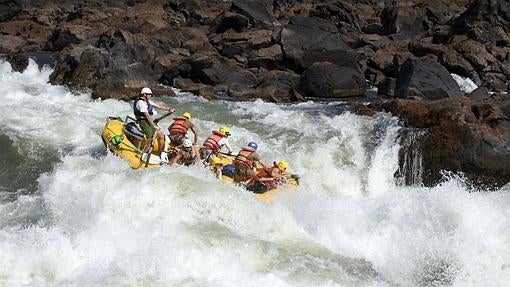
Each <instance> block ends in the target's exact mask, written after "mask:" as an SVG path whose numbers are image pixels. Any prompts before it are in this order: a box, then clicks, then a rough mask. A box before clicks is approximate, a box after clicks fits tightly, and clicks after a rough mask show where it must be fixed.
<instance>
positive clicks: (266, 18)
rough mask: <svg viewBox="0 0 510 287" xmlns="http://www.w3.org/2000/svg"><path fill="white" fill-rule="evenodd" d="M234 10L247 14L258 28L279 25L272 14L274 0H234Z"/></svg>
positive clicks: (269, 27)
mask: <svg viewBox="0 0 510 287" xmlns="http://www.w3.org/2000/svg"><path fill="white" fill-rule="evenodd" d="M232 10H233V11H235V12H238V13H240V14H243V15H245V16H247V17H248V18H249V19H250V22H251V23H252V25H253V26H254V27H257V28H264V29H271V28H274V26H277V25H278V22H277V21H276V19H275V17H274V16H273V14H272V11H273V1H267V0H266V1H264V0H233V1H232Z"/></svg>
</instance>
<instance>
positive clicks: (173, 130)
mask: <svg viewBox="0 0 510 287" xmlns="http://www.w3.org/2000/svg"><path fill="white" fill-rule="evenodd" d="M187 120H188V119H187V118H186V117H175V118H174V122H173V123H172V124H171V125H170V126H169V127H168V132H170V135H183V136H185V135H186V134H187V133H188V127H187V126H186V125H185V123H186V121H187Z"/></svg>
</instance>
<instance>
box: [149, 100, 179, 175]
mask: <svg viewBox="0 0 510 287" xmlns="http://www.w3.org/2000/svg"><path fill="white" fill-rule="evenodd" d="M174 112H175V110H173V109H172V110H171V111H170V112H168V113H166V114H164V115H162V116H161V117H159V118H157V119H155V120H154V123H155V124H158V122H159V121H161V120H162V119H164V118H166V117H168V116H169V115H171V114H173V113H174ZM157 132H158V131H157V130H156V131H155V132H154V135H153V136H152V140H151V143H150V145H149V149H148V150H147V160H146V161H145V167H148V166H149V163H150V159H151V154H152V149H153V148H154V141H155V140H156V138H157V136H156V133H157ZM160 149H163V147H160Z"/></svg>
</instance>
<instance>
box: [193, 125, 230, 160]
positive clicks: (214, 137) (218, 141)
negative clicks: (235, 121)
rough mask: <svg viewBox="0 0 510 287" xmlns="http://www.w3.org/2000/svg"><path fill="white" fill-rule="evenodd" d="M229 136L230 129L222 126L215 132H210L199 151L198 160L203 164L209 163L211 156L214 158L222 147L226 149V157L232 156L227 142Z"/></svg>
mask: <svg viewBox="0 0 510 287" xmlns="http://www.w3.org/2000/svg"><path fill="white" fill-rule="evenodd" d="M229 136H230V129H229V128H228V127H225V126H222V127H220V129H219V130H217V131H212V132H211V134H210V135H209V137H208V138H207V139H206V140H205V141H204V143H203V144H202V148H201V149H200V159H202V160H204V163H206V162H209V161H210V160H211V158H212V157H213V156H216V155H217V154H218V153H219V152H220V151H221V149H222V148H223V147H226V148H227V151H228V153H227V154H228V155H231V154H232V147H231V146H230V143H229V141H228V137H229Z"/></svg>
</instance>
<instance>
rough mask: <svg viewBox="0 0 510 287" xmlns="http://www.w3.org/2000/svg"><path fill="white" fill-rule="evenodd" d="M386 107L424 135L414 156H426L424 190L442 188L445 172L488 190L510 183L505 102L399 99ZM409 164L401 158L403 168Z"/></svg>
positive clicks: (509, 140)
mask: <svg viewBox="0 0 510 287" xmlns="http://www.w3.org/2000/svg"><path fill="white" fill-rule="evenodd" d="M508 102H510V101H509V100H506V104H507V105H508ZM383 107H384V109H386V110H388V111H390V112H392V113H393V114H395V115H397V116H399V117H400V118H401V119H403V120H404V122H405V123H406V124H407V125H409V126H413V127H418V128H422V129H424V131H425V133H422V137H421V139H420V140H419V141H418V142H419V143H418V144H415V145H413V146H412V147H410V148H411V149H412V151H409V152H413V153H414V154H419V155H421V158H422V162H421V163H422V168H423V183H424V184H425V185H427V186H433V185H435V184H437V183H438V182H440V181H441V180H442V174H443V171H451V172H461V173H463V174H464V175H465V176H466V178H467V179H468V180H470V181H471V183H473V184H475V186H482V187H483V188H493V189H497V188H500V187H501V186H503V185H505V184H507V183H508V182H509V181H510V120H509V118H508V116H507V115H506V114H505V111H504V108H505V101H502V102H498V101H496V100H494V99H484V100H480V99H470V98H467V97H457V98H446V99H441V100H437V101H423V100H403V99H397V100H392V101H388V102H385V103H384V104H383ZM506 107H508V106H506ZM404 158H405V155H404V154H402V155H401V163H403V162H404V161H405V159H404Z"/></svg>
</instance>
